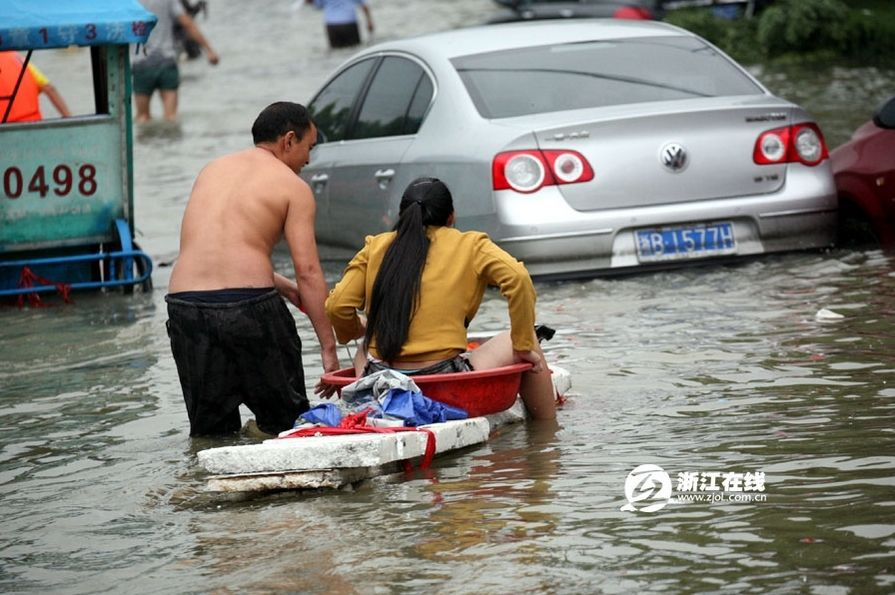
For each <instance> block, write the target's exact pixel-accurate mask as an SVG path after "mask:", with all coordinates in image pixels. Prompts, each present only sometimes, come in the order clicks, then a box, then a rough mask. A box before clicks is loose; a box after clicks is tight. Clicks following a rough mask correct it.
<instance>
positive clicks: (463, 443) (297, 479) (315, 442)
mask: <svg viewBox="0 0 895 595" xmlns="http://www.w3.org/2000/svg"><path fill="white" fill-rule="evenodd" d="M552 370H553V382H554V386H555V387H556V389H557V393H558V394H559V395H565V394H566V393H567V392H568V390H569V388H570V387H571V376H570V375H569V373H568V372H567V371H566V370H564V369H562V368H559V367H552ZM525 417H526V416H525V409H524V407H523V406H522V402H521V400H520V399H518V398H517V399H516V401H515V402H514V403H513V405H512V406H511V407H509V408H508V409H506V410H504V411H501V412H498V413H493V414H490V415H483V416H479V417H471V418H468V419H463V420H452V421H446V422H442V423H434V424H428V425H425V426H420V428H419V429H420V430H422V431H402V432H397V433H369V434H367V433H365V434H348V435H320V436H307V437H302V438H273V439H270V440H265V441H264V442H261V443H259V444H246V445H239V446H223V447H218V448H209V449H206V450H202V451H199V453H198V459H199V464H200V465H201V466H202V467H203V468H204V469H205V470H206V471H207V472H208V473H209V475H208V477H207V478H206V486H205V489H206V491H209V492H225V493H251V492H255V493H258V492H268V491H279V490H312V489H333V488H342V487H345V486H348V485H352V484H355V483H358V482H360V481H363V480H365V479H369V478H372V477H376V476H379V475H387V474H391V473H396V472H398V471H400V470H401V469H402V467H406V466H407V465H409V464H412V463H416V462H418V461H420V460H422V459H423V457H424V456H425V455H426V448H427V445H430V440H431V439H432V438H434V442H435V444H434V447H435V448H434V456H435V457H438V456H439V455H441V454H444V453H448V452H451V451H456V450H459V449H462V448H466V447H469V446H474V445H477V444H482V443H484V442H487V440H488V438H489V437H490V436H491V433H492V432H493V431H494V430H495V429H496V428H498V427H501V426H506V425H509V424H514V423H519V422H523V421H525ZM430 448H431V446H430Z"/></svg>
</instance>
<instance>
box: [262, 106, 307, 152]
mask: <svg viewBox="0 0 895 595" xmlns="http://www.w3.org/2000/svg"><path fill="white" fill-rule="evenodd" d="M311 124H313V121H312V120H311V115H310V114H309V113H308V109H307V108H306V107H305V106H303V105H301V104H298V103H292V102H291V101H277V102H276V103H271V104H270V105H268V106H267V107H266V108H264V109H263V110H262V111H261V113H260V114H258V117H257V118H255V123H254V124H252V139H253V141H254V143H255V144H256V145H257V144H259V143H271V142H274V141H276V140H277V139H278V138H280V137H281V136H283V135H284V134H286V133H287V132H289V131H290V130H291V131H292V132H294V133H295V136H297V137H298V138H299V140H301V138H302V137H303V136H304V135H305V133H306V132H307V131H308V130H310V128H311Z"/></svg>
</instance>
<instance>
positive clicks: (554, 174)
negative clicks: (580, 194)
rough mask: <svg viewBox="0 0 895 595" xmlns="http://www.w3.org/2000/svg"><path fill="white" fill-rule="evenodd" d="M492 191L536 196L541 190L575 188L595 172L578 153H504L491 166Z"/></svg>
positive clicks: (495, 158)
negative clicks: (575, 185) (553, 187)
mask: <svg viewBox="0 0 895 595" xmlns="http://www.w3.org/2000/svg"><path fill="white" fill-rule="evenodd" d="M491 179H492V184H493V187H494V190H515V191H516V192H523V193H529V192H535V191H536V190H539V189H540V188H543V187H544V186H553V185H557V184H578V183H580V182H587V181H590V180H593V179H594V170H593V169H592V168H591V166H590V163H588V162H587V159H585V158H584V155H582V154H581V153H579V152H578V151H563V150H549V151H539V150H537V149H535V150H528V151H506V152H504V153H498V154H497V155H496V156H495V157H494V161H493V162H492V164H491Z"/></svg>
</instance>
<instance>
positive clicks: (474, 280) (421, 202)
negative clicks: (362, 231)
mask: <svg viewBox="0 0 895 595" xmlns="http://www.w3.org/2000/svg"><path fill="white" fill-rule="evenodd" d="M453 223H454V204H453V199H452V197H451V193H450V191H449V190H448V188H447V186H445V184H444V183H443V182H441V181H440V180H438V179H435V178H421V179H418V180H416V181H414V182H412V183H411V184H410V185H409V186H408V187H407V189H406V190H405V191H404V195H403V196H402V198H401V204H400V207H399V217H398V223H397V224H396V225H395V231H391V232H386V233H382V234H379V235H376V236H368V237H367V238H366V241H365V244H364V247H363V249H361V251H360V252H358V253H357V255H355V257H354V258H353V259H352V260H351V262H350V263H349V264H348V266H347V267H346V269H345V272H344V274H343V276H342V279H341V280H340V281H339V282H338V283H337V284H336V286H335V288H333V290H332V292H331V293H330V295H329V297H328V298H327V300H326V313H327V315H328V316H329V318H330V321H331V322H332V324H333V328H334V329H335V331H336V337H337V339H338V340H339V342H341V343H347V342H348V341H351V340H353V339H357V338H360V337H363V338H364V347H365V349H364V350H363V351H365V352H366V354H367V355H366V361H365V362H363V361H359V362H356V363H355V367H356V368H360V367H361V366H363V368H364V369H363V370H362V371H361V370H358V373H359V374H361V373H363V374H371V373H373V372H377V371H379V370H382V369H386V368H391V369H395V370H398V371H400V372H402V373H404V374H407V375H414V374H442V373H448V372H464V371H469V370H487V369H490V368H497V367H500V366H506V365H509V364H512V363H516V362H520V361H527V362H531V363H532V364H533V366H534V367H533V368H532V369H531V370H530V371H528V372H525V373H524V374H523V377H522V385H521V387H520V391H519V392H520V395H521V396H522V400H523V402H524V403H525V407H526V409H527V410H528V412H529V414H530V415H531V417H532V418H534V419H554V418H555V417H556V404H555V400H556V394H555V392H554V389H553V381H552V380H551V378H550V370H549V369H548V368H547V365H546V362H545V361H544V355H543V353H542V352H541V349H540V347H539V345H538V341H537V338H536V337H535V331H534V322H535V298H536V295H535V289H534V285H533V284H532V282H531V277H530V276H529V274H528V271H527V270H526V269H525V267H524V266H523V265H522V263H520V262H519V261H517V260H516V259H515V258H513V257H512V256H510V255H509V254H508V253H507V252H505V251H504V250H502V249H501V248H500V247H499V246H497V244H495V243H494V242H492V241H491V239H490V238H489V237H488V236H487V235H486V234H484V233H481V232H473V231H469V232H460V231H458V230H456V229H454V228H453V227H452V226H453ZM489 285H495V286H497V287H498V288H499V289H500V292H501V294H503V296H504V297H505V298H506V299H507V305H508V308H509V315H510V325H511V328H510V330H509V331H504V332H503V333H500V334H498V335H496V336H495V337H493V338H491V339H490V340H489V341H487V342H485V343H484V344H483V345H482V346H481V347H479V348H478V349H474V350H472V351H468V352H467V351H466V347H467V341H466V328H467V326H468V325H469V323H470V321H471V320H472V318H473V317H474V316H475V314H476V312H477V311H478V308H479V305H480V304H481V302H482V298H483V296H484V293H485V289H486V287H487V286H489ZM358 310H363V311H364V312H365V313H366V315H367V322H366V327H365V326H364V323H363V322H362V321H361V319H360V317H359V316H358V314H357V311H358ZM359 351H361V350H359Z"/></svg>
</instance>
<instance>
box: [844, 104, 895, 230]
mask: <svg viewBox="0 0 895 595" xmlns="http://www.w3.org/2000/svg"><path fill="white" fill-rule="evenodd" d="M830 159H831V161H832V164H833V177H834V179H835V180H836V189H837V191H838V192H839V234H840V237H839V241H840V243H845V244H855V243H858V244H863V243H868V242H871V243H877V244H879V245H881V246H885V247H895V97H891V98H890V99H889V100H888V101H886V102H885V103H883V105H882V106H881V107H880V108H879V109H878V110H877V111H876V113H875V114H874V115H873V120H871V121H870V122H867V123H866V124H864V125H863V126H861V127H860V128H858V129H857V130H856V131H855V133H854V134H853V135H852V137H851V140H849V141H848V142H847V143H845V144H843V145H842V146H840V147H837V148H836V149H835V150H834V151H833V152H832V153H830Z"/></svg>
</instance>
